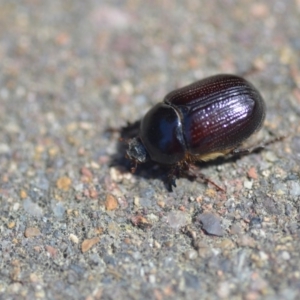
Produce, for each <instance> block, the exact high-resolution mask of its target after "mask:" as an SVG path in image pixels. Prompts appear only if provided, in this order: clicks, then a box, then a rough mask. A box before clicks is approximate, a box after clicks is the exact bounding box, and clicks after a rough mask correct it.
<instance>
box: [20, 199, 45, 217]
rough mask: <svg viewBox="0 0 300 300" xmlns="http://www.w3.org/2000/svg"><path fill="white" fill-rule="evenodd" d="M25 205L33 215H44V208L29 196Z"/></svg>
mask: <svg viewBox="0 0 300 300" xmlns="http://www.w3.org/2000/svg"><path fill="white" fill-rule="evenodd" d="M23 207H24V210H25V211H26V212H27V213H28V214H30V215H31V216H34V217H42V215H43V210H42V209H41V208H40V207H39V206H38V205H37V204H36V203H34V202H32V201H31V200H30V199H28V198H27V199H25V200H24V202H23Z"/></svg>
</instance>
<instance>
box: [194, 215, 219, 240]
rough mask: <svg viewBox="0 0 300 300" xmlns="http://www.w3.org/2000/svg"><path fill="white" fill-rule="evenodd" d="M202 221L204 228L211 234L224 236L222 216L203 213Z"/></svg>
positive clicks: (200, 217)
mask: <svg viewBox="0 0 300 300" xmlns="http://www.w3.org/2000/svg"><path fill="white" fill-rule="evenodd" d="M199 221H200V222H201V223H202V229H203V230H204V231H205V232H206V233H208V234H211V235H216V236H223V235H224V232H223V229H222V227H221V222H220V218H219V217H218V216H216V215H214V214H212V213H203V214H201V215H200V216H199Z"/></svg>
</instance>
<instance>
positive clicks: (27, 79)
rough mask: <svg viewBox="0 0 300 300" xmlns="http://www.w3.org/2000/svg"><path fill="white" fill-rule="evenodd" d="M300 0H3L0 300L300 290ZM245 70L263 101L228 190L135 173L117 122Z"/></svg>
mask: <svg viewBox="0 0 300 300" xmlns="http://www.w3.org/2000/svg"><path fill="white" fill-rule="evenodd" d="M299 20H300V1H299V0H294V1H292V0H286V1H282V0H272V1H271V0H266V1H250V0H240V1H237V0H218V1H204V0H200V1H199V0H188V1H173V0H165V1H155V0H143V1H141V0H140V1H139V0H132V1H96V0H85V1H79V0H73V1H71V0H64V1H58V0H51V1H50V0H49V1H41V0H24V1H21V0H12V1H7V0H6V1H5V0H0V65H1V68H0V83H1V84H0V103H1V110H0V129H1V130H0V205H1V211H0V233H1V234H0V265H1V268H0V299H85V300H92V299H155V300H161V299H246V300H256V299H299V294H300V240H299V237H300V231H299V219H300V216H299V211H300V206H299V199H300V180H299V178H300V167H299V165H300V123H299V116H300V35H299V32H300V21H299ZM217 73H234V74H239V75H243V76H245V77H246V78H247V79H248V80H249V81H251V82H252V83H253V84H254V85H255V86H256V87H257V88H258V89H259V90H260V91H261V93H262V95H263V96H264V98H265V100H266V104H267V117H266V121H265V124H264V129H263V130H262V131H261V132H260V134H259V135H258V137H257V139H258V140H268V139H271V138H272V137H274V136H282V135H284V136H286V138H285V139H284V140H282V141H279V142H277V143H273V144H271V145H269V146H268V147H267V149H265V150H263V151H261V152H259V153H253V154H251V155H248V156H244V157H242V158H240V159H237V160H225V161H217V162H213V163H209V164H207V165H201V166H200V167H201V172H202V173H203V174H205V176H207V177H209V178H210V179H211V180H213V181H214V182H216V183H217V184H218V185H220V186H222V187H223V188H224V189H226V192H222V191H218V190H217V189H216V188H215V187H214V186H213V185H211V184H206V183H203V182H199V180H197V179H193V180H192V179H188V178H181V179H179V180H178V181H177V187H176V188H174V189H173V191H172V192H170V191H168V190H167V188H166V184H165V179H166V170H164V169H162V168H160V167H159V166H156V165H154V164H149V165H145V166H139V167H138V170H137V172H136V174H131V172H130V163H129V162H127V161H126V159H124V155H125V153H124V145H126V144H124V143H122V142H120V141H119V137H120V132H119V131H118V130H114V129H118V128H121V127H122V126H126V124H128V122H134V121H137V120H139V119H140V118H141V117H142V116H143V115H144V114H145V112H146V111H147V110H148V109H149V108H150V107H151V106H152V105H153V104H155V103H157V102H159V101H161V99H162V98H163V97H164V95H165V94H167V93H168V92H169V91H171V90H173V89H175V88H177V87H181V86H184V85H185V84H188V83H191V82H193V81H195V80H198V79H202V78H204V77H207V76H209V75H213V74H217Z"/></svg>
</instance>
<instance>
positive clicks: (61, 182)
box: [56, 176, 72, 191]
mask: <svg viewBox="0 0 300 300" xmlns="http://www.w3.org/2000/svg"><path fill="white" fill-rule="evenodd" d="M71 184H72V181H71V179H70V178H69V177H67V176H63V177H60V178H58V179H57V181H56V187H57V188H58V189H60V190H62V191H68V190H69V189H70V187H71Z"/></svg>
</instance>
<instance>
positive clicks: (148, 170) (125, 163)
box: [107, 121, 264, 191]
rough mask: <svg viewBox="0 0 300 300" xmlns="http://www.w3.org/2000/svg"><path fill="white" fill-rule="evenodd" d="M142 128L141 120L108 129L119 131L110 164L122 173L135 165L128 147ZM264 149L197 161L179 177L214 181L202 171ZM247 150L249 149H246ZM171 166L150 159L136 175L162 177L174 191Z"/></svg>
mask: <svg viewBox="0 0 300 300" xmlns="http://www.w3.org/2000/svg"><path fill="white" fill-rule="evenodd" d="M139 128H140V121H136V122H134V123H128V124H127V125H126V126H124V127H122V128H120V129H108V130H107V133H108V134H109V133H114V132H118V133H119V136H120V137H119V140H118V143H117V151H116V153H115V154H114V155H112V156H111V160H110V166H111V167H115V168H116V169H117V170H119V171H120V172H121V173H124V172H128V171H130V170H131V169H132V168H133V167H134V166H135V165H134V163H133V162H132V161H131V160H130V159H128V158H126V151H127V149H128V142H129V140H130V139H132V138H134V137H137V136H138V133H139ZM263 149H264V147H261V146H258V147H257V148H254V149H251V151H250V152H247V151H246V152H245V153H244V152H240V153H235V154H231V155H228V156H225V157H218V158H216V159H214V160H212V161H208V162H201V161H199V162H196V163H195V164H194V166H195V167H194V170H197V171H196V172H189V171H183V172H182V174H181V175H180V176H179V177H178V179H179V178H187V179H188V180H190V181H194V180H199V181H200V182H202V183H208V182H210V183H213V184H214V185H215V186H217V185H216V184H215V183H214V182H212V181H211V180H210V179H209V178H206V176H205V175H204V174H203V173H202V172H201V171H202V170H205V169H207V168H210V167H216V166H219V165H222V164H224V163H228V162H229V163H234V162H236V161H237V160H239V159H240V158H241V157H243V156H246V155H249V154H252V153H259V152H261V151H262V150H263ZM246 150H247V149H246ZM170 170H171V169H170V167H169V166H164V165H160V164H157V163H155V162H153V161H148V162H145V163H143V164H138V165H137V168H136V169H135V172H134V176H137V177H142V178H144V179H157V178H158V179H160V180H162V181H163V183H164V185H165V187H166V189H167V190H169V191H172V184H171V182H170V180H169V176H168V175H169V173H170Z"/></svg>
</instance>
